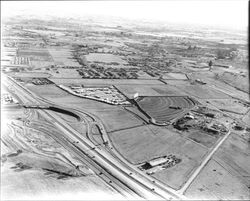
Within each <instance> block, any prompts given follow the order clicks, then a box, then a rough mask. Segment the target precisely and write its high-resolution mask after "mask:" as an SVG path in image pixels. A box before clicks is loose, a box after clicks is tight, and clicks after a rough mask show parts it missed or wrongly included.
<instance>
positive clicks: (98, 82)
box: [50, 78, 163, 86]
mask: <svg viewBox="0 0 250 201" xmlns="http://www.w3.org/2000/svg"><path fill="white" fill-rule="evenodd" d="M50 80H51V81H53V82H54V83H56V84H58V85H59V84H63V85H67V84H83V85H86V86H95V85H102V86H109V85H147V84H148V85H159V84H163V83H162V82H160V81H158V80H138V79H129V80H127V79H55V78H51V79H50Z"/></svg>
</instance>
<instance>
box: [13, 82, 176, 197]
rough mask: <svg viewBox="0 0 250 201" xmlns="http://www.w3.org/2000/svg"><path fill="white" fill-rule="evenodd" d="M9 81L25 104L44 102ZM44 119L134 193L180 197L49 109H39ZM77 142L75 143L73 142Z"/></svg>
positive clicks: (147, 195)
mask: <svg viewBox="0 0 250 201" xmlns="http://www.w3.org/2000/svg"><path fill="white" fill-rule="evenodd" d="M9 82H10V83H11V84H12V86H13V87H14V88H15V89H16V94H18V95H19V96H21V97H22V98H21V99H22V100H23V101H24V103H25V104H34V105H39V104H40V105H42V104H48V103H44V102H43V101H42V100H40V99H41V98H39V97H37V96H36V95H34V94H33V93H32V92H30V91H29V90H27V89H26V88H24V87H23V86H21V85H19V84H18V83H16V81H14V80H13V79H11V78H10V79H9ZM39 113H41V114H42V115H43V116H44V117H45V118H46V119H48V120H49V121H50V122H52V123H53V124H54V125H55V126H56V127H57V128H58V129H60V130H61V131H62V135H63V136H64V137H66V138H67V139H68V140H69V141H70V142H72V144H73V145H74V146H75V147H77V149H79V151H81V152H82V155H83V154H86V153H85V152H86V150H88V155H90V157H91V159H92V160H93V161H94V162H95V163H96V164H98V165H100V166H101V167H102V168H103V169H104V170H105V171H107V172H108V173H109V174H110V175H112V176H113V177H115V178H116V179H118V180H119V181H121V183H123V184H124V185H125V186H127V188H129V189H131V192H133V193H135V194H136V195H138V196H139V197H141V198H144V199H157V200H159V199H168V200H169V199H180V197H179V196H178V194H175V193H174V192H168V191H166V189H162V188H160V187H159V186H157V185H155V184H154V183H152V182H151V181H148V180H147V179H144V178H142V177H138V176H137V174H132V175H131V170H130V169H127V168H126V167H124V166H123V165H122V164H121V163H119V161H117V160H116V158H114V157H113V156H112V155H111V154H108V153H107V152H105V151H104V150H102V148H100V147H97V146H95V145H94V144H93V143H92V142H91V141H89V140H88V139H85V138H83V136H82V135H81V134H80V133H78V132H77V131H75V130H74V129H73V128H72V127H70V126H69V125H68V124H67V123H66V122H65V121H64V120H62V119H61V118H60V117H59V116H58V115H56V114H55V113H54V112H52V111H49V110H42V109H41V110H39ZM75 142H77V143H75Z"/></svg>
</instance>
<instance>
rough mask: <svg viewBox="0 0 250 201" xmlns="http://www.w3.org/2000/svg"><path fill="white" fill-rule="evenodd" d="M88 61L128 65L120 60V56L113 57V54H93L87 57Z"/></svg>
mask: <svg viewBox="0 0 250 201" xmlns="http://www.w3.org/2000/svg"><path fill="white" fill-rule="evenodd" d="M85 57H86V59H87V61H90V62H94V61H97V62H104V63H110V62H117V63H121V64H124V63H126V62H125V61H124V60H122V59H121V58H120V56H117V55H113V54H102V53H91V54H88V55H85Z"/></svg>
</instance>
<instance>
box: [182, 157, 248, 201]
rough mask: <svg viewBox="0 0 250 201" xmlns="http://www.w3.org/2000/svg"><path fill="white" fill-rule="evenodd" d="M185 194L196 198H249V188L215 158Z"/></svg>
mask: <svg viewBox="0 0 250 201" xmlns="http://www.w3.org/2000/svg"><path fill="white" fill-rule="evenodd" d="M185 195H186V196H187V197H191V198H192V199H194V200H196V199H198V200H249V199H250V192H249V189H248V188H247V187H246V186H245V184H244V183H243V182H241V181H240V180H239V179H238V178H237V177H236V176H235V175H232V174H230V172H228V171H227V170H225V169H224V167H223V166H221V165H220V164H219V163H217V162H216V161H215V160H210V161H209V162H208V164H207V165H206V166H205V168H204V169H203V170H202V172H201V173H200V174H199V175H198V177H197V179H196V180H194V182H193V183H192V184H191V186H190V187H189V188H188V189H187V191H186V193H185Z"/></svg>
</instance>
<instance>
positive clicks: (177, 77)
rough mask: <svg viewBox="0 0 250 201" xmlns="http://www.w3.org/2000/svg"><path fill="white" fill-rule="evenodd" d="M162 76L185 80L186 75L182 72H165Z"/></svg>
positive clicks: (169, 78)
mask: <svg viewBox="0 0 250 201" xmlns="http://www.w3.org/2000/svg"><path fill="white" fill-rule="evenodd" d="M162 78H163V79H166V80H187V76H186V75H185V74H182V73H166V74H164V75H163V77H162Z"/></svg>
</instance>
